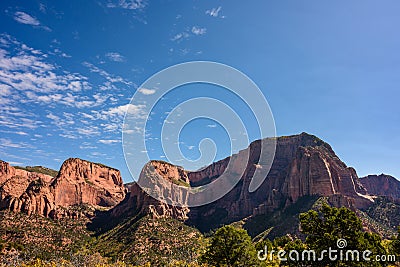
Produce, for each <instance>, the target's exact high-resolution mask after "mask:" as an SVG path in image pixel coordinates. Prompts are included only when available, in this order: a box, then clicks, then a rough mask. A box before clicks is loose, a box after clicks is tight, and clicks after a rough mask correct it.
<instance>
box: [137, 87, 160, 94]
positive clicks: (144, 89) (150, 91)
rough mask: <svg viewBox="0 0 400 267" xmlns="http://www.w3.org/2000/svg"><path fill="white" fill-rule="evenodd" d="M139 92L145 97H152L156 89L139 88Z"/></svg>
mask: <svg viewBox="0 0 400 267" xmlns="http://www.w3.org/2000/svg"><path fill="white" fill-rule="evenodd" d="M138 92H140V93H142V94H144V95H152V94H154V93H155V92H156V90H154V89H147V88H139V89H138Z"/></svg>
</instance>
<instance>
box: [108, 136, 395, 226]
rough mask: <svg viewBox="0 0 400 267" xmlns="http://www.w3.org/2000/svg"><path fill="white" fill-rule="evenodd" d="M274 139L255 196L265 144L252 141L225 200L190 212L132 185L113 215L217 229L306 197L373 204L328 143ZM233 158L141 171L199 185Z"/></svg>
mask: <svg viewBox="0 0 400 267" xmlns="http://www.w3.org/2000/svg"><path fill="white" fill-rule="evenodd" d="M276 141H277V142H276V144H277V146H276V153H275V158H274V162H273V164H272V167H271V169H270V171H269V173H268V175H267V177H266V178H265V180H264V182H263V183H262V184H261V186H260V187H259V188H258V189H257V190H256V191H255V192H249V190H248V188H249V184H250V182H251V179H252V176H253V173H254V171H255V170H256V168H258V165H257V164H258V159H259V157H260V146H261V142H263V141H262V140H258V141H254V142H252V143H251V145H250V146H249V148H248V152H249V153H250V154H249V155H250V157H249V161H248V163H247V167H246V169H245V171H244V173H243V175H242V177H241V179H240V181H239V182H238V183H237V184H236V186H235V187H234V188H233V189H232V190H231V191H230V192H229V193H228V194H226V195H225V196H224V197H222V198H221V199H218V200H217V201H215V202H213V203H210V204H207V205H204V206H200V207H192V208H190V209H189V208H187V207H174V206H171V205H167V204H165V203H163V202H161V201H158V200H155V199H154V198H152V197H151V196H149V195H148V194H147V193H145V192H144V191H143V190H142V189H141V188H140V187H139V186H138V185H135V184H134V185H131V192H130V194H129V196H128V197H127V198H126V199H125V200H124V201H123V202H122V203H120V204H119V205H117V206H116V207H115V208H114V209H113V210H112V217H114V218H117V217H118V216H120V215H121V214H122V213H126V212H127V211H131V212H133V211H134V213H137V212H139V213H140V212H144V213H146V214H148V213H150V214H153V216H155V217H168V216H172V217H173V218H176V219H180V220H186V221H187V222H188V223H189V224H192V225H194V226H200V225H204V224H209V225H210V227H213V226H216V225H215V224H216V223H218V224H224V223H230V222H233V221H237V220H241V219H243V218H246V217H249V216H256V215H259V214H268V213H270V212H273V211H276V210H279V209H283V208H285V207H288V206H290V205H292V204H294V203H295V202H296V201H297V200H298V199H300V198H301V197H303V196H324V197H327V198H328V201H329V202H330V203H331V204H332V205H334V206H345V207H349V208H351V209H365V208H367V207H369V206H371V205H372V204H373V203H374V198H375V195H376V194H375V193H377V192H375V191H373V192H369V190H367V188H366V187H365V186H364V183H362V179H359V178H358V176H357V173H356V171H355V170H354V169H353V168H351V167H348V166H347V165H346V164H345V163H344V162H342V161H341V160H340V159H339V158H338V157H337V155H336V154H335V152H334V151H333V149H332V148H331V146H330V145H329V144H327V143H326V142H324V141H322V140H321V139H319V138H317V137H316V136H313V135H309V134H307V133H302V134H299V135H293V136H284V137H279V138H277V140H276ZM240 153H244V152H243V151H241V152H239V155H238V157H240ZM229 160H230V158H226V159H223V160H221V161H218V162H215V163H213V164H211V165H210V166H208V167H206V168H204V169H202V170H200V171H196V172H190V171H186V170H184V169H182V168H181V167H178V166H174V165H172V164H169V163H166V162H161V161H151V162H149V163H148V164H147V165H146V166H145V167H144V168H143V171H142V174H143V175H144V174H145V175H146V177H152V176H154V175H155V174H159V175H161V176H162V177H163V178H164V180H165V181H167V182H172V183H176V181H180V182H182V183H189V184H190V186H192V187H196V186H199V185H204V184H208V183H210V182H213V181H215V180H216V179H218V178H219V177H220V176H221V174H222V173H223V172H224V171H225V169H226V167H227V164H228V163H229ZM177 184H179V183H177ZM183 186H184V185H183ZM367 187H368V186H367ZM152 190H155V191H157V190H158V192H156V193H157V194H158V195H159V196H161V198H164V199H166V198H170V199H180V200H182V199H183V200H184V199H185V197H186V196H185V195H184V194H183V193H182V192H184V190H182V191H179V190H175V191H173V190H170V189H169V188H168V187H165V188H164V189H162V187H159V186H155V187H154V188H153V189H152ZM383 193H385V192H383ZM386 193H387V192H386Z"/></svg>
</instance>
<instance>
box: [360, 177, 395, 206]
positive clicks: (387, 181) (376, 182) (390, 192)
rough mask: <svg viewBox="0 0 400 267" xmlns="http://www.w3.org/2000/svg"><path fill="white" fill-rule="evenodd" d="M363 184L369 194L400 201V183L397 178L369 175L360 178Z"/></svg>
mask: <svg viewBox="0 0 400 267" xmlns="http://www.w3.org/2000/svg"><path fill="white" fill-rule="evenodd" d="M360 181H361V184H362V185H363V186H364V187H365V189H366V190H367V191H368V193H370V194H372V195H376V196H386V197H389V198H393V199H394V200H396V201H400V181H399V180H397V179H396V178H394V177H392V176H390V175H386V174H380V175H368V176H366V177H363V178H360Z"/></svg>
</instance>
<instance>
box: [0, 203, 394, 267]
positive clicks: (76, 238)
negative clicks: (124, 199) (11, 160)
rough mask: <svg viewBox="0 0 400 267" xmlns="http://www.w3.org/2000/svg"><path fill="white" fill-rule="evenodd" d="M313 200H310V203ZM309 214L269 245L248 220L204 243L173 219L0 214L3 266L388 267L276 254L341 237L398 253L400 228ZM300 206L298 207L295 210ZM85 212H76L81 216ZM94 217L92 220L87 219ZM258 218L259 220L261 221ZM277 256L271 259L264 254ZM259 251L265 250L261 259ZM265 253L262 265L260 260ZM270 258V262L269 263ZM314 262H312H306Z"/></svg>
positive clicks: (346, 215) (321, 209) (354, 246)
mask: <svg viewBox="0 0 400 267" xmlns="http://www.w3.org/2000/svg"><path fill="white" fill-rule="evenodd" d="M309 200H310V199H309ZM309 202H312V201H306V199H302V200H301V201H300V203H302V204H304V203H309ZM313 203H316V204H314V206H313V207H314V208H315V209H317V210H308V211H306V212H304V213H301V214H300V215H298V211H299V209H298V208H299V207H297V208H294V209H286V210H285V211H284V212H283V213H282V214H285V215H290V216H295V215H296V214H297V215H298V217H299V219H298V223H299V224H300V231H301V232H299V234H295V235H288V234H285V235H282V236H279V237H276V238H275V239H274V240H273V241H270V240H269V239H268V238H267V236H266V235H265V233H261V234H259V235H257V236H256V237H255V238H253V240H251V237H250V236H249V235H248V233H247V231H246V230H244V229H241V228H240V227H244V226H246V224H245V221H240V222H237V223H235V224H234V225H235V226H236V227H235V226H233V225H228V226H223V227H221V228H219V229H217V230H216V231H215V232H212V233H210V236H209V237H207V238H206V237H204V236H203V235H202V234H201V233H200V232H199V231H198V230H197V229H194V228H191V227H189V226H187V225H185V224H183V223H182V222H180V221H177V220H174V219H171V218H156V217H151V216H144V217H140V216H139V217H131V218H126V219H125V221H122V222H120V223H118V224H116V225H114V226H113V227H111V228H109V229H108V230H104V231H103V232H102V233H94V232H90V231H88V230H87V227H86V223H87V222H88V221H89V220H87V219H77V220H70V219H69V220H67V219H65V220H51V219H46V218H43V217H40V216H35V215H31V216H28V215H25V214H23V213H11V212H6V211H1V212H0V221H1V222H2V223H1V224H0V267H3V266H8V265H4V264H5V263H6V262H8V263H10V262H13V264H14V265H12V266H19V267H56V266H65V267H75V266H90V267H92V266H93V267H150V266H168V267H178V266H179V267H218V266H220V267H222V266H224V267H228V266H231V267H233V266H259V267H267V266H269V267H272V266H274V267H277V266H289V267H291V266H318V267H319V266H320V267H326V266H329V267H330V266H335V267H336V266H387V265H386V264H387V263H385V262H363V261H362V258H361V257H360V260H361V261H343V262H341V261H332V260H330V259H329V258H328V257H325V258H324V259H325V260H323V261H312V260H308V261H295V260H293V259H290V258H289V257H288V254H286V255H285V256H284V257H285V258H286V259H287V260H286V261H280V260H279V258H278V254H277V253H278V251H279V250H281V249H282V250H284V251H286V252H290V251H293V250H296V251H298V252H299V253H300V255H301V253H302V252H307V251H309V250H314V251H315V252H316V257H319V256H320V255H321V252H322V250H325V249H329V247H331V248H332V249H338V246H337V241H338V239H345V240H346V242H347V244H346V246H345V247H344V249H345V250H346V251H347V250H358V251H361V252H362V251H365V250H370V251H372V254H371V256H370V258H373V257H374V255H390V254H394V253H397V255H399V254H400V228H399V229H398V234H397V236H396V237H393V238H392V239H391V240H381V238H380V237H379V236H378V235H376V234H372V233H368V232H365V231H363V227H362V222H361V220H360V219H359V218H358V217H357V215H356V213H354V212H353V211H351V210H349V209H346V208H334V207H330V206H329V205H327V204H326V203H325V201H324V200H323V199H319V200H318V201H315V199H314V200H313ZM299 205H300V204H299ZM82 209H88V207H84V206H81V207H74V209H73V211H74V212H77V213H79V211H80V210H82ZM92 215H94V214H92ZM258 219H260V218H258ZM273 250H274V251H275V253H274V254H272V256H271V255H270V254H265V253H264V252H271V251H273ZM260 251H261V252H262V253H261V254H259V253H260ZM264 255H266V258H265V260H259V259H258V256H264ZM270 257H271V258H270ZM310 259H311V258H310ZM2 264H3V265H2Z"/></svg>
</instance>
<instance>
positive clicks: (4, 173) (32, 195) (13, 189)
mask: <svg viewBox="0 0 400 267" xmlns="http://www.w3.org/2000/svg"><path fill="white" fill-rule="evenodd" d="M125 192H126V190H125V188H124V186H123V182H122V178H121V175H120V172H119V171H118V170H116V169H113V168H110V167H107V166H104V165H100V164H96V163H92V162H89V161H85V160H81V159H76V158H72V159H68V160H66V161H65V162H64V163H63V164H62V166H61V169H60V171H59V173H58V175H57V176H56V177H51V176H49V175H45V174H41V173H36V172H30V171H26V170H22V169H17V168H14V167H12V166H11V165H10V164H8V163H7V162H4V161H0V208H2V209H9V210H11V211H14V212H24V213H27V214H28V215H29V214H32V213H34V214H39V215H43V216H45V217H51V218H60V217H77V216H82V214H80V213H77V212H76V211H71V210H69V209H65V208H68V207H71V206H76V205H81V204H86V205H90V206H94V207H103V208H110V207H112V206H114V205H116V204H117V203H119V202H120V201H121V200H123V199H124V197H125Z"/></svg>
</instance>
